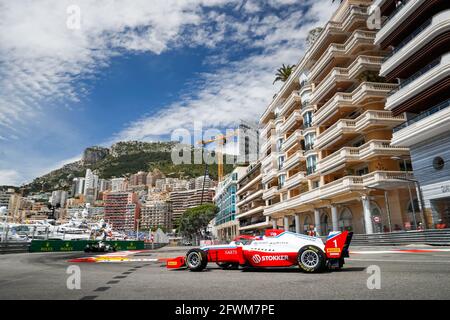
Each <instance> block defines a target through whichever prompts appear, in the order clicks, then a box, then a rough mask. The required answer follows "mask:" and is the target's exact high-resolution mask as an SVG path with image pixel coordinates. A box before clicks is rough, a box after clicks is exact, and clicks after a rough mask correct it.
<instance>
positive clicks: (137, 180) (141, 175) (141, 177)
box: [129, 171, 148, 186]
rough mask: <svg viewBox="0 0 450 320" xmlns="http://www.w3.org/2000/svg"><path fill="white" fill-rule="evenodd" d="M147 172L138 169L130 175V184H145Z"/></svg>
mask: <svg viewBox="0 0 450 320" xmlns="http://www.w3.org/2000/svg"><path fill="white" fill-rule="evenodd" d="M147 175H148V173H147V172H144V171H139V172H138V173H135V174H132V175H131V176H130V183H129V185H130V186H145V185H146V184H147Z"/></svg>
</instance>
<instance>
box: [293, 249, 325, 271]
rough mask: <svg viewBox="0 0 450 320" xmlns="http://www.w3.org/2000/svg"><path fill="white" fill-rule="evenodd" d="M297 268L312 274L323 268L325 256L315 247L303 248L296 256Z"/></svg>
mask: <svg viewBox="0 0 450 320" xmlns="http://www.w3.org/2000/svg"><path fill="white" fill-rule="evenodd" d="M297 261H298V266H299V267H300V269H302V270H303V271H304V272H308V273H313V272H320V271H323V269H324V268H325V262H326V258H325V254H324V253H323V251H322V250H321V249H320V248H318V247H316V246H304V247H303V248H301V249H300V250H299V252H298V255H297Z"/></svg>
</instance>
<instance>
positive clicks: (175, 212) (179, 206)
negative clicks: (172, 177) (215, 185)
mask: <svg viewBox="0 0 450 320" xmlns="http://www.w3.org/2000/svg"><path fill="white" fill-rule="evenodd" d="M214 192H215V191H214V189H204V190H203V189H192V190H183V191H174V192H171V193H170V194H169V201H170V203H171V205H172V222H173V224H174V225H176V224H177V221H178V219H179V218H180V217H181V216H182V215H183V213H184V212H185V211H186V209H188V208H193V207H196V206H199V205H200V204H201V203H203V204H205V203H213V198H214Z"/></svg>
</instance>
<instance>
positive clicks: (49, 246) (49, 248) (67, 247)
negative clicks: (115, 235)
mask: <svg viewBox="0 0 450 320" xmlns="http://www.w3.org/2000/svg"><path fill="white" fill-rule="evenodd" d="M88 243H92V241H87V240H76V241H64V240H33V241H31V245H30V252H70V251H83V250H84V248H85V247H86V245H87V244H88ZM105 243H108V244H110V245H113V246H114V247H115V248H116V250H117V251H123V250H142V249H144V241H105Z"/></svg>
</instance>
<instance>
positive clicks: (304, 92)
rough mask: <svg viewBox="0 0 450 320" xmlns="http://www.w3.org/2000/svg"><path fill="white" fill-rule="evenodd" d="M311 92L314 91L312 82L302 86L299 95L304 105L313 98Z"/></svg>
mask: <svg viewBox="0 0 450 320" xmlns="http://www.w3.org/2000/svg"><path fill="white" fill-rule="evenodd" d="M311 92H312V85H310V84H305V85H304V86H302V87H301V88H300V90H299V95H300V101H301V103H302V105H306V104H308V103H309V100H310V98H311Z"/></svg>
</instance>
